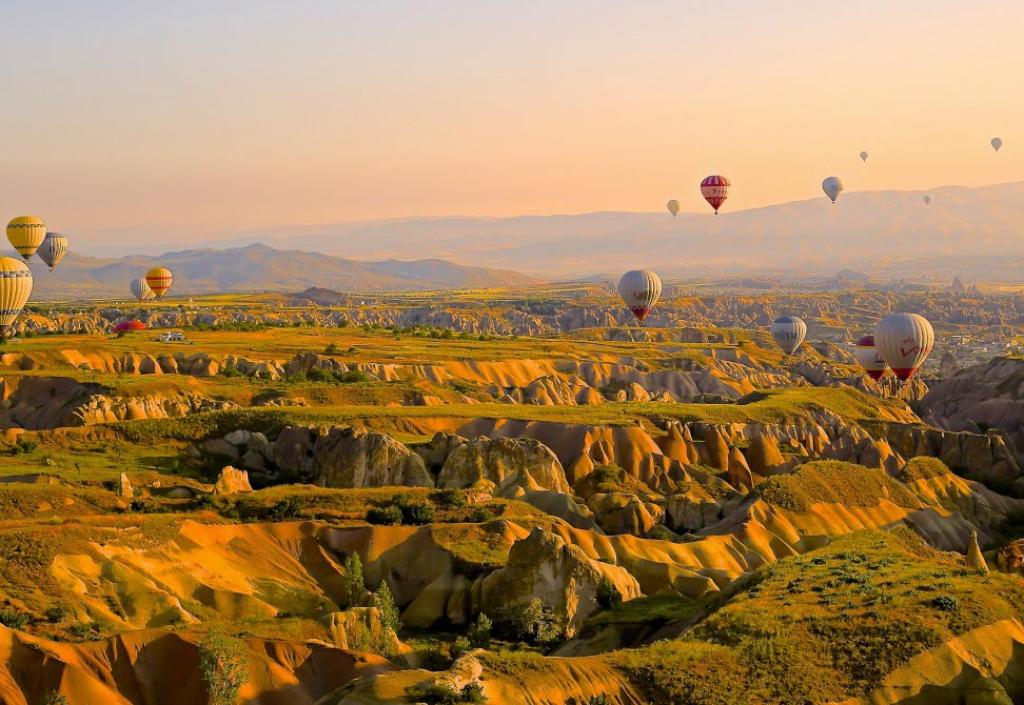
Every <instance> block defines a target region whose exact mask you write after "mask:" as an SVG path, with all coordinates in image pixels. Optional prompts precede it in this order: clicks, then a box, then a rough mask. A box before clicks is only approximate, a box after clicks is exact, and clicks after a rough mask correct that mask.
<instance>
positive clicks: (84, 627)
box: [68, 622, 103, 639]
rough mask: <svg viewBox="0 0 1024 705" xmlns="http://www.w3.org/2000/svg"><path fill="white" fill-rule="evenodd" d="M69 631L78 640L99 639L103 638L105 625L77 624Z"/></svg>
mask: <svg viewBox="0 0 1024 705" xmlns="http://www.w3.org/2000/svg"><path fill="white" fill-rule="evenodd" d="M68 631H70V632H71V635H72V636H74V637H75V638H77V639H99V638H100V637H101V636H103V625H102V624H100V623H99V622H76V623H74V624H72V625H71V626H70V627H69V628H68Z"/></svg>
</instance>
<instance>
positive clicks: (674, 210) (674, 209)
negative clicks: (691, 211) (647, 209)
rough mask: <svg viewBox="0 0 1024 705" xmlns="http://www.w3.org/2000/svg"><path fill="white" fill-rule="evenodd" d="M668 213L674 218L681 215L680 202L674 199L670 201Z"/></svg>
mask: <svg viewBox="0 0 1024 705" xmlns="http://www.w3.org/2000/svg"><path fill="white" fill-rule="evenodd" d="M668 212H669V213H671V214H672V217H673V218H675V217H676V214H678V213H679V201H677V200H676V199H674V198H673V199H672V200H671V201H669V202H668Z"/></svg>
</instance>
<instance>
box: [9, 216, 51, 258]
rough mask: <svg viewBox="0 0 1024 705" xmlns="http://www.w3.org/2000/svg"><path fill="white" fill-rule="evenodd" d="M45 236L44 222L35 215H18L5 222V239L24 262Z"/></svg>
mask: <svg viewBox="0 0 1024 705" xmlns="http://www.w3.org/2000/svg"><path fill="white" fill-rule="evenodd" d="M44 237H46V223H44V222H43V219H42V218H40V217H38V216H35V215H20V216H18V217H17V218H15V219H14V220H12V221H11V222H10V223H8V224H7V239H8V240H9V241H10V243H11V245H12V246H13V247H14V249H16V250H17V251H18V254H19V255H21V257H22V259H24V260H25V261H26V262H27V261H28V260H29V258H30V257H32V255H34V254H35V252H36V250H37V249H39V245H41V244H42V242H43V238H44Z"/></svg>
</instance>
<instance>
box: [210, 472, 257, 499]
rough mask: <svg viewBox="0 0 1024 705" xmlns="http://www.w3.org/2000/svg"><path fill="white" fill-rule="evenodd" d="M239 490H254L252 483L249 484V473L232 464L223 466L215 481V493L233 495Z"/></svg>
mask: <svg viewBox="0 0 1024 705" xmlns="http://www.w3.org/2000/svg"><path fill="white" fill-rule="evenodd" d="M239 492H252V485H250V484H249V473H247V472H246V471H245V470H239V469H238V468H234V467H232V466H230V465H225V466H224V467H223V468H221V471H220V475H218V476H217V481H216V482H215V483H213V493H214V494H215V495H221V496H224V495H231V494H238V493H239Z"/></svg>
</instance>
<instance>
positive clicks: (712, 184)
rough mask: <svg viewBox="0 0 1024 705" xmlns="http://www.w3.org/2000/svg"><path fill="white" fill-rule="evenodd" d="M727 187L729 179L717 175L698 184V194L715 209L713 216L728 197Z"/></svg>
mask: <svg viewBox="0 0 1024 705" xmlns="http://www.w3.org/2000/svg"><path fill="white" fill-rule="evenodd" d="M729 186H730V184H729V179H727V178H725V177H724V176H719V175H718V174H712V175H711V176H709V177H708V178H706V179H704V180H703V181H701V182H700V194H701V195H702V196H704V200H705V201H707V202H708V203H710V204H711V207H712V208H714V209H715V215H718V209H719V208H721V207H722V204H723V203H725V199H727V198H728V197H729Z"/></svg>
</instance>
